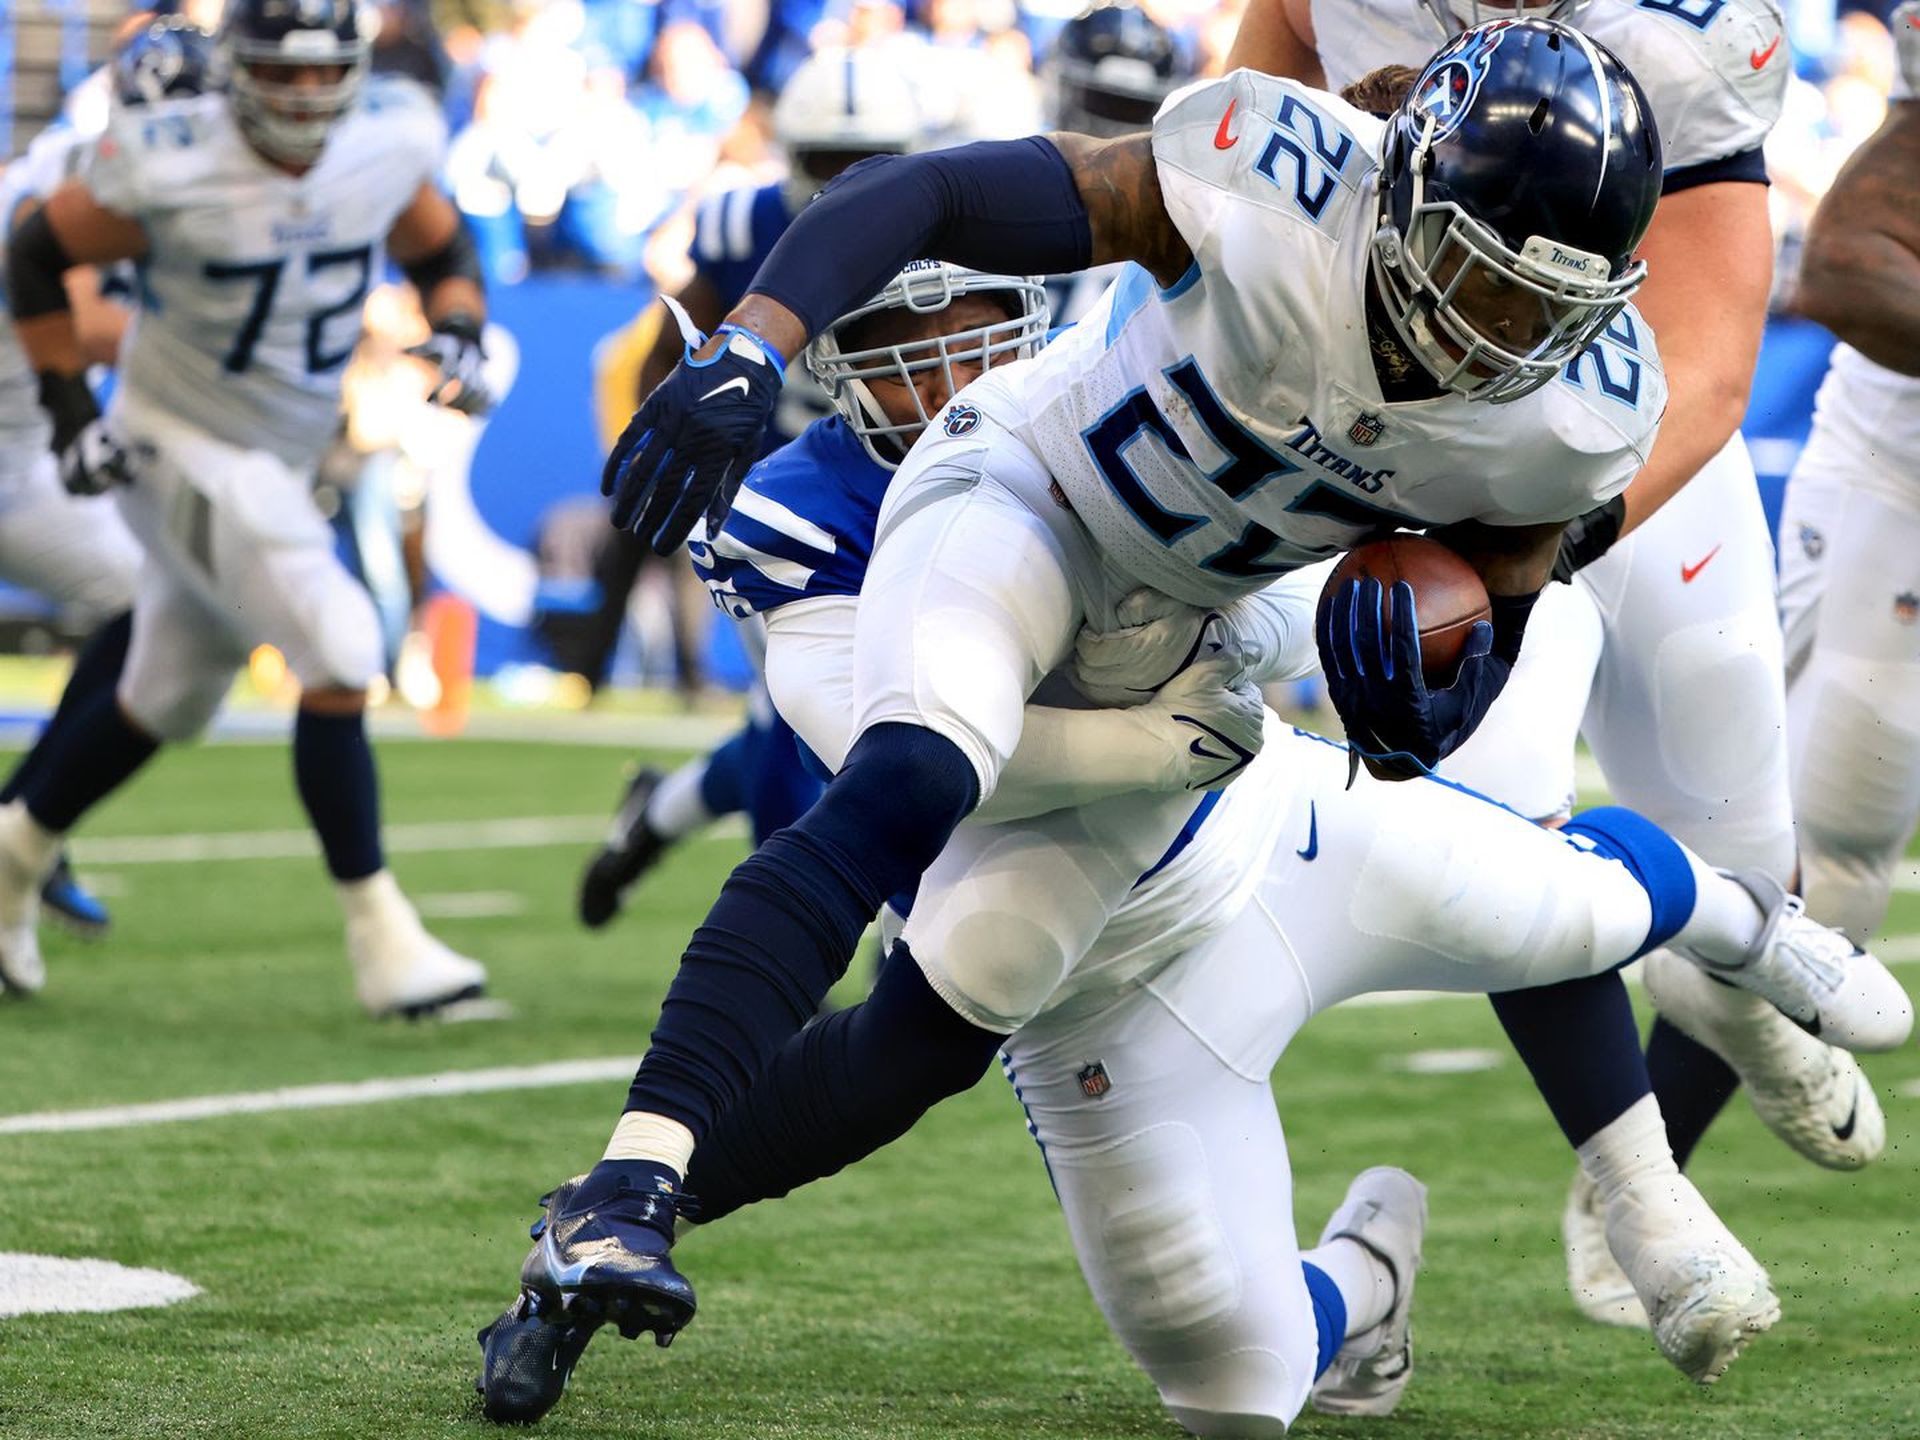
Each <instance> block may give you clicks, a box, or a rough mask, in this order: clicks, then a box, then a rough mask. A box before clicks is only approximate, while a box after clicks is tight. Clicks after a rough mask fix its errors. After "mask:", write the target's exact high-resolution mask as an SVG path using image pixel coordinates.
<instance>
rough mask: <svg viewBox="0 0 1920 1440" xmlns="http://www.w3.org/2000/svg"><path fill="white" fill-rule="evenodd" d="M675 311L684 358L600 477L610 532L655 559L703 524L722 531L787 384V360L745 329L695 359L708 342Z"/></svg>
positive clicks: (732, 329) (724, 330) (731, 328)
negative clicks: (639, 543)
mask: <svg viewBox="0 0 1920 1440" xmlns="http://www.w3.org/2000/svg"><path fill="white" fill-rule="evenodd" d="M668 303H669V305H673V302H672V301H669V302H668ZM673 308H674V311H675V318H676V319H678V320H679V321H680V329H681V333H682V335H683V337H684V338H685V339H686V342H687V353H686V358H684V359H683V360H681V362H680V363H679V364H678V365H676V366H674V367H673V371H672V373H671V374H669V375H668V376H667V378H666V379H664V380H662V381H661V382H660V383H659V384H658V385H657V386H655V387H654V390H653V393H652V394H651V395H649V396H647V398H646V399H645V400H644V401H642V402H641V405H640V408H639V409H638V410H637V411H635V412H634V416H633V419H632V420H630V421H628V422H627V428H626V429H625V430H624V431H623V432H622V433H621V436H620V438H619V440H617V441H616V442H614V447H613V453H612V454H611V455H609V456H608V457H607V464H606V468H605V469H604V470H602V471H601V472H600V493H601V494H602V495H611V496H612V497H613V523H614V524H615V525H617V526H619V527H620V528H621V529H622V530H631V531H633V532H634V533H635V534H636V535H638V536H639V537H640V538H641V539H642V540H644V541H646V542H647V544H648V545H649V546H650V547H651V548H652V550H653V552H654V554H656V555H670V554H672V553H673V551H674V550H676V549H678V548H679V546H680V545H681V544H682V543H683V542H684V541H685V540H686V538H687V536H688V535H689V534H691V533H692V531H693V527H694V523H695V522H696V521H698V520H699V519H700V517H701V516H702V515H704V516H706V519H707V533H708V534H710V535H711V534H713V533H715V532H716V531H718V530H719V528H720V526H721V525H722V524H723V523H724V522H725V520H726V518H727V512H728V511H730V510H732V509H733V497H734V495H735V494H736V493H737V492H738V491H739V489H740V482H741V481H743V480H745V479H746V478H747V469H748V467H749V466H751V465H752V464H753V461H754V458H755V457H756V456H757V455H758V454H759V453H760V437H761V436H762V435H763V434H764V433H765V432H766V428H767V421H768V419H769V418H770V417H771V416H772V415H773V407H774V402H775V401H776V400H778V399H779V396H780V382H781V380H782V379H783V378H784V377H785V375H786V364H785V362H784V361H783V360H782V359H781V358H780V352H779V351H777V350H775V349H774V348H773V347H772V346H771V345H769V344H767V343H766V341H764V340H762V339H761V338H760V337H759V336H758V335H755V334H754V333H753V332H752V331H751V330H745V329H742V328H741V327H740V326H738V325H722V326H721V327H720V328H719V329H718V330H716V331H714V334H716V335H724V336H726V337H727V343H726V344H725V345H723V346H722V347H721V348H720V349H719V350H718V351H716V352H715V353H714V354H713V355H712V356H710V357H709V358H707V359H705V360H695V359H694V358H693V352H694V350H695V349H697V348H698V347H699V346H700V345H701V344H702V343H704V342H703V340H702V339H701V337H700V335H699V332H698V331H697V330H695V329H694V327H693V324H692V322H691V321H690V320H688V319H687V318H686V312H685V311H684V310H681V309H680V308H679V307H678V306H677V305H674V306H673Z"/></svg>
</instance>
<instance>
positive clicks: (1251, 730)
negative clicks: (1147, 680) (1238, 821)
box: [1137, 660, 1267, 790]
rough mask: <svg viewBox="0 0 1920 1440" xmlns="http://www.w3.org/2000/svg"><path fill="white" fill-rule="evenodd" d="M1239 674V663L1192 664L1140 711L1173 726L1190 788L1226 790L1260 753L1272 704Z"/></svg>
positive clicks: (1217, 661) (1143, 715) (1250, 682)
mask: <svg viewBox="0 0 1920 1440" xmlns="http://www.w3.org/2000/svg"><path fill="white" fill-rule="evenodd" d="M1239 671H1240V667H1239V662H1238V661H1235V660H1202V661H1200V662H1199V663H1198V664H1194V665H1189V666H1188V667H1187V668H1186V669H1184V670H1182V671H1181V672H1180V673H1179V674H1178V675H1175V676H1174V677H1173V679H1171V680H1169V681H1168V682H1167V684H1166V685H1165V687H1164V688H1162V689H1161V691H1160V693H1159V694H1158V695H1155V696H1154V697H1153V698H1152V699H1151V700H1149V701H1148V702H1147V703H1146V704H1145V705H1142V706H1140V707H1139V710H1138V711H1137V713H1138V714H1139V715H1140V716H1141V718H1142V719H1147V718H1149V717H1153V718H1155V719H1159V720H1160V723H1162V724H1165V725H1166V726H1168V727H1169V730H1168V733H1169V735H1170V737H1171V740H1172V743H1173V745H1174V747H1175V748H1176V750H1177V751H1178V752H1179V755H1180V758H1181V760H1182V761H1183V762H1184V763H1185V766H1186V774H1187V779H1186V788H1187V789H1188V790H1224V789H1226V788H1227V786H1229V785H1231V784H1232V783H1233V782H1234V781H1235V780H1238V779H1239V778H1240V777H1241V776H1242V775H1244V774H1245V773H1246V771H1247V767H1248V766H1249V765H1251V764H1252V763H1253V758H1254V756H1256V755H1258V754H1259V753H1260V746H1261V743H1262V741H1264V740H1265V738H1266V719H1267V706H1266V701H1265V700H1263V699H1262V698H1261V696H1260V688H1259V687H1258V686H1257V685H1255V684H1254V683H1253V682H1252V681H1250V680H1244V679H1241V678H1239ZM1161 717H1164V718H1163V719H1162V718H1161ZM1176 773H1177V772H1176Z"/></svg>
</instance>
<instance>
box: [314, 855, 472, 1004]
mask: <svg viewBox="0 0 1920 1440" xmlns="http://www.w3.org/2000/svg"><path fill="white" fill-rule="evenodd" d="M340 888H341V891H342V893H343V897H344V896H345V895H346V894H347V892H349V891H352V892H354V893H353V898H352V899H351V900H348V901H347V956H348V958H349V959H351V960H352V961H353V986H354V991H355V993H357V994H358V995H359V997H360V1003H361V1004H362V1005H363V1006H365V1007H366V1011H367V1013H368V1014H369V1015H372V1016H375V1017H376V1018H377V1017H380V1016H385V1015H405V1016H407V1017H408V1018H409V1019H412V1018H417V1017H419V1016H422V1015H427V1014H430V1013H432V1012H433V1011H436V1010H439V1009H441V1008H443V1007H445V1006H447V1005H451V1004H452V1003H453V1002H454V1001H456V1000H467V999H471V998H472V997H473V996H476V995H479V994H480V993H482V992H483V991H484V990H485V989H486V985H487V972H486V968H485V967H484V966H482V965H481V964H480V962H479V961H477V960H469V959H468V958H467V957H466V956H464V955H461V954H459V953H457V952H456V951H454V950H452V949H450V948H449V947H448V946H446V945H444V944H442V943H441V942H440V941H438V940H436V939H434V937H433V936H431V935H429V934H428V933H427V929H426V927H425V926H424V925H422V924H421V923H420V916H419V914H418V912H416V911H415V910H414V908H413V906H412V905H410V904H409V903H408V902H407V898H406V896H404V895H402V894H401V893H400V887H399V886H398V885H397V884H395V883H394V880H393V877H392V876H391V875H390V874H388V873H387V872H386V871H384V870H382V871H379V872H378V873H376V874H373V875H370V876H368V877H367V878H366V879H365V880H361V881H354V882H350V883H349V884H347V885H342V886H341V887H340Z"/></svg>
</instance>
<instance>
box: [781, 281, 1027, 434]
mask: <svg viewBox="0 0 1920 1440" xmlns="http://www.w3.org/2000/svg"><path fill="white" fill-rule="evenodd" d="M962 295H993V296H997V297H999V298H1000V300H1001V301H1002V303H1003V304H1004V305H1005V306H1006V310H1007V318H1006V319H1004V320H997V321H994V322H993V323H992V324H990V325H978V326H974V327H973V328H971V329H966V330H955V331H953V332H951V333H950V334H944V335H936V336H933V337H931V338H929V339H925V340H914V341H910V342H908V343H906V344H904V345H879V346H873V347H869V348H865V349H859V350H847V349H843V348H842V342H843V340H844V339H845V337H846V332H847V331H848V329H849V328H851V327H852V326H854V325H856V324H857V323H858V322H860V321H862V320H865V319H867V318H868V317H869V316H872V315H877V314H879V313H880V312H881V311H883V310H910V311H912V312H913V313H915V314H917V315H931V314H935V313H937V312H939V311H941V310H944V309H946V308H947V307H948V306H949V305H951V304H952V303H953V302H954V301H955V300H956V299H958V298H959V297H960V296H962ZM1046 334H1047V292H1046V288H1045V286H1043V285H1042V284H1041V283H1040V278H1039V277H1038V276H1036V275H1024V276H1022V275H986V274H982V273H981V272H979V271H977V270H968V269H966V268H964V267H963V266H959V265H949V264H947V263H946V262H945V261H943V260H915V261H913V262H912V263H910V264H909V265H908V266H907V267H906V269H904V270H902V271H901V272H900V273H899V274H898V275H896V276H894V277H893V280H892V282H891V283H890V284H889V285H888V286H887V288H886V289H884V290H882V291H881V292H880V293H879V294H878V295H876V296H874V297H873V299H871V300H869V301H868V302H867V303H866V304H864V305H862V306H860V307H858V308H857V309H854V310H849V311H848V312H847V313H846V314H845V315H842V316H841V317H840V318H839V319H838V320H835V321H834V322H833V323H832V324H831V325H829V326H827V328H826V329H825V330H823V331H821V332H820V334H819V336H818V338H816V339H815V340H814V342H813V344H811V345H809V346H808V347H807V369H808V370H810V371H811V372H812V373H813V375H814V377H815V378H816V379H818V380H819V382H820V383H821V384H822V385H823V386H825V387H826V391H827V394H828V395H830V396H832V397H833V403H834V406H835V408H836V409H838V410H839V411H840V413H841V414H842V415H844V416H845V417H846V420H847V423H848V424H849V425H851V426H852V427H853V433H854V434H856V435H858V436H859V437H860V443H861V444H862V445H863V446H865V447H866V451H867V454H869V455H871V456H872V457H873V458H874V459H875V460H876V461H877V462H878V463H880V464H881V465H884V466H885V467H886V468H887V469H889V470H892V469H894V468H895V467H896V466H898V465H899V463H900V460H901V458H902V457H903V456H904V455H905V454H906V452H907V450H908V448H909V447H910V446H911V445H912V444H913V442H914V441H915V440H916V439H917V438H918V437H919V435H920V432H921V431H922V430H924V429H925V428H926V427H927V424H928V423H929V421H931V420H932V418H933V417H932V416H930V415H928V414H927V410H926V406H925V404H924V403H923V402H922V400H921V398H920V394H919V392H918V390H916V389H914V387H913V376H915V375H916V374H922V373H924V372H926V371H929V370H932V369H935V368H936V367H938V368H941V369H945V370H947V389H948V393H949V394H953V393H955V392H957V391H958V390H959V389H960V388H961V387H960V386H959V385H956V384H954V383H953V379H954V377H953V372H952V369H951V366H952V365H953V364H954V363H955V362H956V361H959V362H965V361H968V360H978V361H979V362H980V368H981V369H982V370H987V369H991V368H992V367H993V365H994V364H996V363H1005V362H1006V361H1008V360H1020V359H1024V358H1025V357H1026V356H1028V355H1031V354H1033V353H1034V352H1035V351H1036V350H1038V349H1039V348H1040V342H1041V341H1042V340H1043V339H1045V338H1046ZM881 379H893V380H900V381H902V382H904V383H905V384H906V386H907V390H908V393H909V394H911V395H912V396H913V406H914V411H915V414H916V418H915V419H913V420H910V421H908V422H907V423H906V424H903V425H901V424H895V423H894V422H892V421H891V420H889V419H888V418H887V413H886V411H885V410H883V409H882V408H881V407H880V403H879V402H878V401H877V400H875V399H874V397H873V392H872V391H871V390H869V389H868V388H867V386H868V382H870V381H873V380H881ZM876 442H878V443H876Z"/></svg>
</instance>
